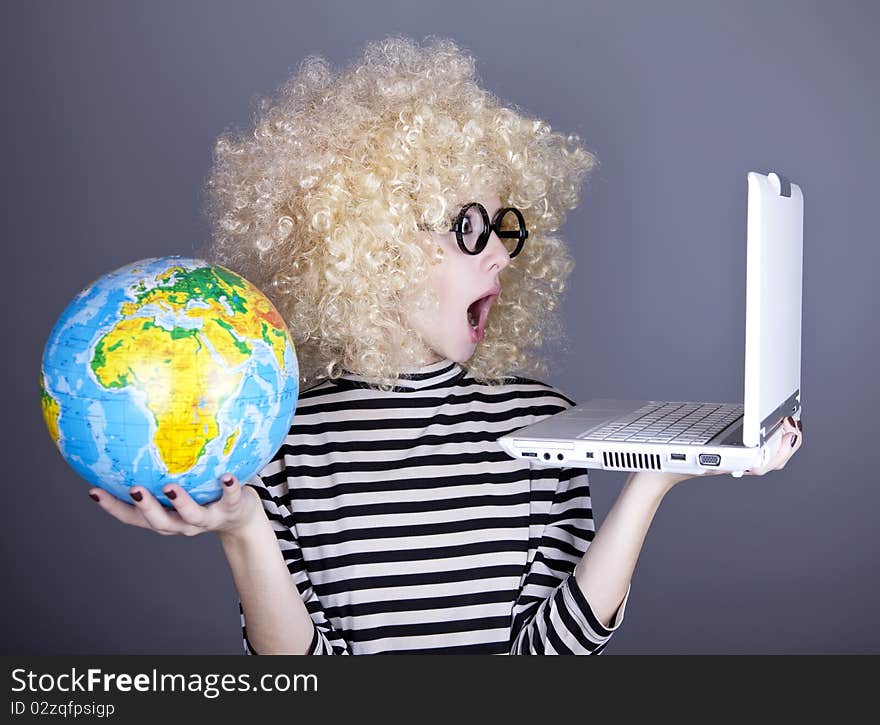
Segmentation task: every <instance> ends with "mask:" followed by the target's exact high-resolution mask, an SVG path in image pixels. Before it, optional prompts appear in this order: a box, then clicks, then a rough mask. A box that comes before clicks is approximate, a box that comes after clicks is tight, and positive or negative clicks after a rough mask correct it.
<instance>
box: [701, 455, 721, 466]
mask: <svg viewBox="0 0 880 725" xmlns="http://www.w3.org/2000/svg"><path fill="white" fill-rule="evenodd" d="M700 465H701V466H720V465H721V456H719V455H718V454H717V453H701V454H700Z"/></svg>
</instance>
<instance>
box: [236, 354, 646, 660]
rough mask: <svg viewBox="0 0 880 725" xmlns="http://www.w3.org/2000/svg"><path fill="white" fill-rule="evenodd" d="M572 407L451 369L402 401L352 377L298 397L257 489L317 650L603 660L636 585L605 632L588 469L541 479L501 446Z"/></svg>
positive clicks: (547, 394)
mask: <svg viewBox="0 0 880 725" xmlns="http://www.w3.org/2000/svg"><path fill="white" fill-rule="evenodd" d="M572 405H574V402H573V401H572V400H570V399H569V398H567V397H566V396H565V395H563V394H562V393H561V392H559V391H558V390H557V389H556V388H554V387H552V386H550V385H547V384H545V383H541V382H537V381H534V380H528V379H525V378H517V377H514V378H506V380H505V384H504V385H501V386H491V387H490V386H488V385H485V384H481V383H478V382H477V381H475V380H474V379H473V378H472V377H471V376H470V374H469V373H467V372H466V371H465V370H464V368H462V367H461V366H460V365H458V363H456V362H454V361H451V360H443V361H441V362H437V363H434V364H432V365H428V366H425V367H423V368H420V369H419V370H418V371H417V372H414V373H411V374H408V375H405V376H402V377H401V379H400V381H399V385H398V387H396V388H395V389H394V390H392V391H390V392H383V391H380V390H378V389H377V388H374V387H372V386H370V385H369V384H368V383H367V382H366V380H365V379H363V378H361V377H359V376H357V375H354V374H349V373H346V374H343V376H342V377H341V378H338V379H336V380H324V381H323V382H321V383H319V384H317V385H316V386H314V387H312V388H309V389H308V390H305V391H301V393H300V396H299V400H298V402H297V409H296V414H295V416H294V420H293V425H292V426H291V429H290V432H289V434H288V435H287V437H286V439H285V441H284V443H283V445H282V446H281V448H280V449H279V450H278V452H277V454H276V455H275V457H274V459H273V460H272V461H271V462H270V463H268V464H267V465H266V466H265V467H264V468H263V469H262V470H261V471H260V473H259V475H257V476H255V477H254V478H253V479H251V480H250V481H248V482H247V484H248V485H250V486H253V487H255V488H256V489H257V491H258V492H259V494H260V498H261V500H262V503H263V506H264V509H265V511H266V515H267V517H268V519H269V522H270V524H271V526H272V528H273V530H274V532H275V535H276V537H277V540H278V545H279V547H280V548H281V551H282V554H283V556H284V559H285V562H286V564H287V568H288V570H289V571H290V574H291V576H292V577H293V578H294V581H295V583H296V585H297V588H298V589H299V592H300V595H301V596H302V598H303V601H305V603H306V607H307V609H308V611H309V614H310V615H311V618H312V622H313V624H314V627H315V629H314V634H313V637H312V642H311V646H310V649H309V654H378V653H392V652H394V653H410V654H413V653H431V652H442V653H486V654H507V653H509V654H554V653H558V654H562V653H566V654H568V653H578V654H588V653H599V652H601V651H602V649H603V648H604V647H605V644H606V643H607V641H608V639H609V638H610V637H611V635H612V633H613V631H614V630H615V629H617V627H618V626H619V625H620V623H621V621H622V619H623V612H624V609H625V607H626V602H627V599H628V597H629V589H627V592H626V596H625V597H624V599H623V601H622V603H621V605H620V607H619V608H618V611H617V613H616V614H615V616H614V619H613V621H612V622H611V625H610V626H609V627H605V626H603V625H602V623H601V622H600V621H599V620H598V618H597V617H596V616H595V614H594V613H593V611H592V609H591V608H590V605H589V603H588V602H587V600H586V599H585V597H584V594H583V592H582V591H581V590H580V588H579V587H578V585H577V582H576V581H575V578H574V574H573V571H574V567H575V565H576V564H577V562H578V561H579V560H580V558H581V557H582V556H583V553H584V552H585V551H586V549H587V546H588V545H589V542H590V541H591V540H592V538H593V533H594V525H593V513H592V508H591V501H590V488H589V480H588V475H587V472H586V470H584V469H575V468H542V467H539V466H535V467H531V466H530V464H529V462H528V461H527V460H524V459H514V458H511V457H510V456H509V455H508V454H507V453H505V452H504V451H503V450H502V448H501V447H500V446H499V445H498V443H497V442H496V441H497V439H498V437H499V436H501V435H503V434H505V433H508V432H510V431H512V430H516V429H518V428H522V427H523V426H525V425H528V424H530V423H533V422H537V421H539V420H541V419H542V418H545V417H547V416H548V415H551V414H553V413H556V412H558V411H561V410H564V409H565V408H568V407H570V406H572ZM239 612H240V614H241V626H242V638H243V644H244V651H245V653H246V654H257V652H255V651H254V649H253V647H252V646H251V644H250V642H249V641H248V637H247V625H246V622H245V616H244V611H243V609H242V607H241V601H240V600H239Z"/></svg>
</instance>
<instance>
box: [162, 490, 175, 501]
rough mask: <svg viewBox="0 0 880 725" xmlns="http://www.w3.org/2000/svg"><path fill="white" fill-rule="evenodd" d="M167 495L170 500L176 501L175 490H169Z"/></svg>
mask: <svg viewBox="0 0 880 725" xmlns="http://www.w3.org/2000/svg"><path fill="white" fill-rule="evenodd" d="M165 495H166V496H167V497H168V498H170V499H171V500H172V501H173V500H174V499H176V498H177V494H176V493H174V489H173V488H169V489H168V490H167V491H165Z"/></svg>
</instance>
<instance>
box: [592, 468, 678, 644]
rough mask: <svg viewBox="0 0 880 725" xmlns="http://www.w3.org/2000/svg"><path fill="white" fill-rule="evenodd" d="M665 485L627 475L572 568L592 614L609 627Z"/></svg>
mask: <svg viewBox="0 0 880 725" xmlns="http://www.w3.org/2000/svg"><path fill="white" fill-rule="evenodd" d="M668 490H669V485H668V483H667V482H666V481H664V480H662V479H660V478H658V477H652V476H651V474H650V473H635V474H631V475H630V477H629V478H628V479H627V481H626V483H625V484H624V486H623V488H622V489H621V492H620V495H619V496H618V497H617V500H616V501H615V502H614V505H613V506H612V507H611V510H610V511H609V512H608V515H607V516H606V517H605V520H604V521H603V522H602V525H601V526H600V527H599V530H598V531H596V533H595V535H594V537H593V540H592V541H591V542H590V545H589V546H588V547H587V551H586V553H585V554H584V555H583V557H582V558H581V560H580V561H579V562H578V565H577V567H575V579H576V581H577V583H578V586H579V587H580V589H581V591H582V592H583V594H584V597H585V598H586V600H587V601H588V602H589V603H590V606H591V608H592V609H593V612H594V613H595V615H596V616H597V617H598V618H599V620H600V621H601V622H602V624H604V625H605V626H608V625H610V623H611V619H612V617H613V616H614V613H615V612H616V611H617V609H618V607H619V606H620V604H621V602H622V601H623V597H624V595H625V594H626V590H627V587H628V586H629V583H630V579H632V574H633V570H634V569H635V566H636V561H637V560H638V558H639V553H640V552H641V550H642V545H643V543H644V541H645V535H646V534H647V533H648V528H649V527H650V525H651V521H652V520H653V518H654V514H655V513H656V511H657V508H658V507H659V505H660V502H661V501H662V500H663V496H664V495H665V493H666V491H668Z"/></svg>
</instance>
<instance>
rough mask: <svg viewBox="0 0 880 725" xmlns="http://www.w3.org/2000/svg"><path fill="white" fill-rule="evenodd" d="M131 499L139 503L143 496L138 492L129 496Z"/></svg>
mask: <svg viewBox="0 0 880 725" xmlns="http://www.w3.org/2000/svg"><path fill="white" fill-rule="evenodd" d="M131 497H132V498H133V499H134V500H135V501H140V500H141V499H142V498H143V497H144V494H142V493H141V492H140V491H135V492H134V493H133V494H131Z"/></svg>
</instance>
